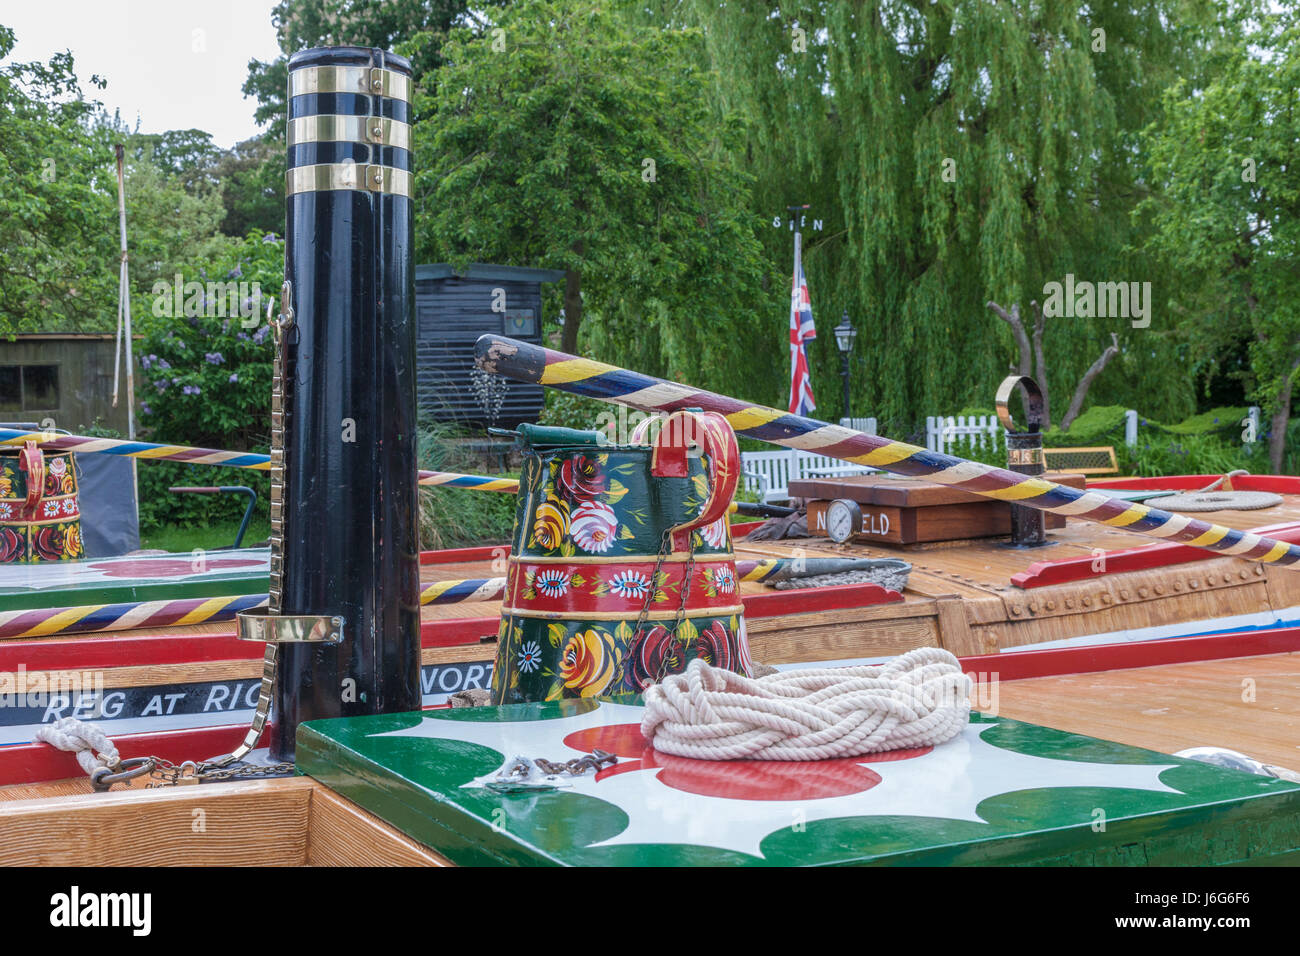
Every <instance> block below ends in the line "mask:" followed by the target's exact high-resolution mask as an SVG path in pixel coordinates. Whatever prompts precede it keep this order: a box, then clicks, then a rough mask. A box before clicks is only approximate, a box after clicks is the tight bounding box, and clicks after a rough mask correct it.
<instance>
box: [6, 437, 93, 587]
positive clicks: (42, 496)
mask: <svg viewBox="0 0 1300 956" xmlns="http://www.w3.org/2000/svg"><path fill="white" fill-rule="evenodd" d="M74 462H75V459H74V458H73V456H72V454H71V453H69V452H60V453H54V452H51V453H45V452H43V451H42V450H41V449H40V448H39V446H37V444H36V443H35V442H28V443H26V444H25V445H23V446H22V447H21V448H19V449H18V450H17V451H16V452H14V451H12V450H6V451H5V452H4V453H0V564H12V563H35V562H41V561H72V560H75V559H77V558H84V557H85V556H86V549H85V547H84V545H83V544H82V540H81V509H80V505H79V504H78V500H77V475H76V468H75V466H74Z"/></svg>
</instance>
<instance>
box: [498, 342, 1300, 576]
mask: <svg viewBox="0 0 1300 956" xmlns="http://www.w3.org/2000/svg"><path fill="white" fill-rule="evenodd" d="M475 351H476V355H477V361H478V364H479V367H480V368H482V369H484V370H485V371H489V372H495V373H496V374H498V375H504V376H506V377H507V378H512V379H515V380H516V381H521V382H531V383H533V384H538V385H545V386H548V387H550V388H555V389H559V390H560V391H565V392H572V393H573V394H575V395H583V396H586V397H588V398H598V399H601V400H603V401H609V402H619V403H621V404H623V405H627V406H629V407H631V408H635V409H639V410H641V411H645V412H671V411H676V410H677V409H681V408H702V409H704V410H705V411H712V412H718V413H719V414H721V415H723V416H724V417H725V418H726V419H727V421H728V422H730V423H731V427H732V428H734V429H735V430H736V434H738V435H744V436H746V437H748V438H758V439H762V440H763V441H767V442H771V443H772V444H774V445H782V446H784V447H786V448H799V449H803V450H805V451H812V452H816V453H817V454H819V455H826V456H828V457H831V458H838V459H840V460H841V461H848V462H852V463H854V464H858V465H867V466H870V467H873V468H881V469H883V470H885V471H891V472H895V473H896V474H900V475H907V476H909V477H918V478H926V479H927V480H929V481H933V482H936V483H938V484H942V485H950V486H952V487H955V488H960V489H962V490H963V491H969V492H971V493H973V494H977V495H983V496H984V497H986V498H995V499H997V500H999V501H1013V502H1015V503H1017V504H1021V505H1027V506H1028V507H1031V508H1038V509H1039V510H1041V511H1050V512H1053V513H1055V514H1060V515H1067V516H1069V517H1071V518H1082V519H1084V520H1085V521H1095V522H1098V523H1100V524H1106V525H1110V526H1111V527H1116V528H1124V529H1125V530H1128V531H1132V532H1134V533H1135V534H1142V535H1146V536H1148V537H1152V538H1158V539H1161V540H1165V541H1180V542H1183V543H1184V544H1190V545H1194V546H1196V547H1199V548H1207V549H1209V550H1211V551H1217V552H1219V553H1221V554H1228V555H1234V556H1236V557H1241V558H1247V559H1249V560H1251V561H1259V562H1262V563H1264V564H1276V565H1280V566H1293V565H1295V564H1296V563H1297V562H1300V547H1297V546H1296V545H1292V544H1287V543H1286V542H1284V541H1276V540H1274V539H1272V538H1267V537H1264V536H1262V535H1256V534H1251V533H1250V532H1248V531H1237V530H1235V529H1233V528H1227V527H1224V526H1223V525H1218V524H1213V523H1211V522H1208V521H1202V520H1200V519H1199V518H1189V517H1187V516H1186V515H1181V514H1173V513H1171V512H1168V511H1161V510H1160V509H1158V508H1153V507H1151V506H1150V505H1144V504H1139V503H1137V502H1130V501H1122V500H1120V499H1119V498H1114V497H1112V496H1110V495H1107V494H1102V493H1101V492H1097V491H1083V490H1080V489H1078V488H1069V487H1066V486H1065V485H1059V484H1057V483H1056V482H1053V481H1047V480H1046V479H1044V478H1034V477H1026V476H1025V475H1019V474H1016V473H1015V472H1014V471H1008V470H1006V469H1005V468H994V467H993V466H991V465H983V464H980V463H978V462H973V461H967V460H966V459H964V458H956V457H954V456H952V455H944V454H940V453H939V452H933V451H929V450H928V449H925V448H920V447H918V446H916V445H909V444H907V443H905V442H897V441H891V440H890V439H888V438H883V437H879V436H876V435H866V434H863V433H862V432H859V431H854V430H853V429H851V428H845V427H843V426H841V425H832V424H830V423H829V422H823V421H818V420H817V419H815V418H805V417H803V416H801V415H791V414H790V413H789V412H783V411H778V410H777V409H774V408H767V407H765V406H763V405H755V404H753V403H752V402H744V401H740V400H739V399H735V398H731V397H729V396H726V395H718V394H716V393H714V392H707V391H704V390H703V389H698V388H692V387H691V386H690V385H683V384H681V383H678V382H667V381H664V380H663V379H659V378H655V377H653V376H651V375H642V374H641V373H639V372H633V371H630V370H628V369H624V368H618V367H617V366H614V365H606V364H604V363H602V362H596V361H594V360H592V359H584V358H578V357H577V356H573V355H566V354H565V353H563V352H556V351H554V350H552V349H547V348H543V347H542V346H539V345H533V344H530V343H528V342H520V341H517V340H515V339H508V338H503V337H502V336H499V335H484V336H482V337H480V338H479V340H478V344H477V346H476V349H475Z"/></svg>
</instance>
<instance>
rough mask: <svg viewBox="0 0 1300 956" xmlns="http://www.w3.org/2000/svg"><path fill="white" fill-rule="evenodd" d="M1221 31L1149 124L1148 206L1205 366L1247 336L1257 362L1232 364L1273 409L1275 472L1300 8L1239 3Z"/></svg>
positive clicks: (1293, 258)
mask: <svg viewBox="0 0 1300 956" xmlns="http://www.w3.org/2000/svg"><path fill="white" fill-rule="evenodd" d="M1212 31H1213V32H1214V33H1215V34H1216V35H1227V36H1229V37H1230V38H1231V41H1232V42H1231V46H1230V48H1229V51H1228V52H1227V53H1226V54H1225V55H1224V56H1222V57H1221V58H1220V68H1219V69H1218V70H1217V71H1216V72H1215V74H1214V76H1213V78H1212V79H1211V80H1210V81H1209V82H1208V83H1207V84H1205V85H1204V86H1203V87H1201V88H1196V87H1195V86H1193V85H1192V84H1189V83H1184V82H1180V83H1178V84H1176V85H1174V86H1173V87H1172V88H1171V89H1170V90H1169V92H1168V94H1167V96H1166V110H1165V115H1164V118H1163V120H1162V121H1161V122H1159V123H1158V124H1155V125H1153V126H1152V128H1151V130H1150V134H1149V135H1150V139H1151V168H1152V177H1153V179H1154V183H1155V185H1157V186H1158V187H1159V192H1158V193H1156V194H1155V195H1154V196H1153V197H1151V198H1150V199H1149V200H1148V201H1147V202H1146V203H1145V204H1144V205H1143V207H1142V210H1141V211H1142V213H1143V214H1146V215H1149V217H1150V221H1151V224H1152V226H1153V227H1154V228H1153V230H1152V231H1151V232H1150V234H1149V236H1150V238H1149V244H1150V245H1151V246H1152V247H1153V248H1154V249H1156V250H1157V251H1158V252H1159V253H1160V254H1161V255H1162V256H1163V257H1164V259H1165V261H1166V262H1168V263H1169V265H1170V266H1171V272H1173V274H1175V275H1177V276H1178V282H1177V283H1176V284H1172V285H1171V289H1170V295H1171V297H1172V298H1173V299H1174V300H1175V301H1176V303H1177V304H1178V306H1179V307H1180V308H1181V309H1183V310H1184V312H1185V314H1186V316H1187V320H1186V322H1185V326H1186V329H1187V332H1188V338H1189V341H1190V342H1191V346H1192V348H1193V350H1194V351H1196V352H1197V353H1198V354H1202V355H1205V356H1207V358H1208V361H1207V362H1206V369H1207V371H1209V372H1211V373H1213V372H1215V371H1217V370H1218V367H1219V366H1220V364H1221V359H1222V358H1223V357H1225V356H1226V357H1227V358H1228V360H1229V361H1231V358H1232V357H1233V356H1235V355H1240V354H1241V351H1242V350H1241V349H1239V348H1238V347H1237V346H1239V345H1242V344H1244V346H1245V349H1244V351H1245V354H1246V356H1247V362H1248V364H1246V365H1245V367H1243V368H1237V369H1230V370H1229V374H1234V375H1236V376H1238V377H1240V378H1242V379H1243V380H1244V385H1245V387H1246V389H1247V395H1248V397H1253V398H1254V399H1255V400H1257V401H1258V402H1259V404H1260V405H1261V406H1263V407H1265V408H1266V409H1267V412H1268V414H1270V415H1271V416H1272V423H1271V427H1270V428H1269V435H1268V442H1269V461H1270V467H1271V469H1272V470H1274V471H1277V470H1279V469H1280V468H1281V467H1282V463H1283V455H1284V452H1285V441H1286V435H1287V430H1288V422H1289V418H1290V413H1291V403H1292V392H1293V386H1294V383H1295V378H1296V374H1297V372H1298V371H1300V268H1297V262H1300V169H1298V168H1297V165H1296V160H1297V157H1300V104H1297V101H1296V95H1297V94H1296V91H1297V89H1300V16H1298V15H1297V13H1296V11H1295V10H1294V9H1292V8H1285V7H1278V6H1275V5H1271V4H1266V3H1261V2H1254V0H1246V2H1233V3H1232V4H1230V5H1229V6H1228V7H1227V8H1225V11H1224V17H1223V19H1222V20H1221V21H1220V22H1218V23H1216V24H1214V25H1213V27H1212ZM1261 437H1262V436H1261Z"/></svg>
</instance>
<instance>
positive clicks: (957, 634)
mask: <svg viewBox="0 0 1300 956" xmlns="http://www.w3.org/2000/svg"><path fill="white" fill-rule="evenodd" d="M934 604H935V609H936V610H937V611H938V628H939V635H938V637H939V646H940V647H943V648H946V649H947V650H950V651H952V652H953V653H954V654H956V655H957V656H958V657H965V656H967V655H970V654H981V653H986V650H985V648H983V647H981V646H980V645H979V643H978V641H977V640H976V638H975V635H974V633H973V632H972V631H971V627H970V621H968V620H967V618H966V602H965V601H963V600H962V599H961V598H959V597H957V596H956V595H946V596H944V597H941V598H938V599H936V600H935V602H934Z"/></svg>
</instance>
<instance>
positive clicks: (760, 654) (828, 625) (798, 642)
mask: <svg viewBox="0 0 1300 956" xmlns="http://www.w3.org/2000/svg"><path fill="white" fill-rule="evenodd" d="M841 613H842V612H841ZM832 614H836V617H835V618H832ZM799 617H800V620H799V623H798V624H797V625H796V624H794V623H792V622H789V621H787V623H786V625H785V626H783V627H779V628H778V627H772V628H771V629H770V630H768V629H766V628H762V627H757V626H755V625H754V624H750V623H748V622H746V627H747V630H748V636H749V654H750V657H751V658H753V659H754V660H755V661H758V662H759V663H763V664H794V663H798V662H802V661H836V660H848V659H851V658H857V657H889V656H892V655H895V654H902V653H904V652H906V651H910V650H912V649H913V648H917V647H938V646H939V628H938V624H937V622H936V618H935V616H934V612H933V611H932V610H931V611H930V612H929V613H928V614H926V615H924V616H917V617H903V618H898V619H887V620H879V619H878V620H876V621H864V620H861V619H858V620H852V619H850V620H845V619H843V617H840V616H839V613H837V612H832V613H831V614H825V615H819V614H805V615H800V616H799ZM755 623H757V622H755Z"/></svg>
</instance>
